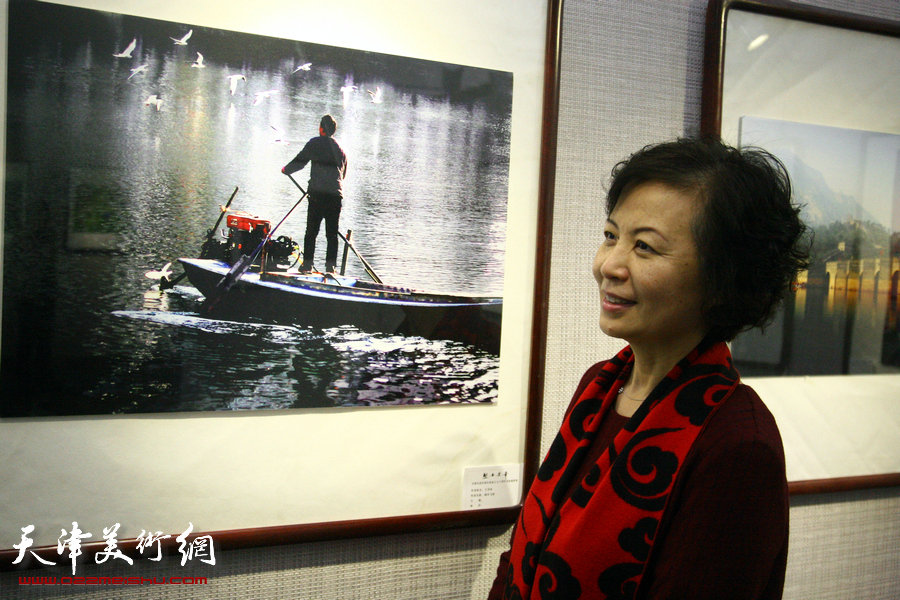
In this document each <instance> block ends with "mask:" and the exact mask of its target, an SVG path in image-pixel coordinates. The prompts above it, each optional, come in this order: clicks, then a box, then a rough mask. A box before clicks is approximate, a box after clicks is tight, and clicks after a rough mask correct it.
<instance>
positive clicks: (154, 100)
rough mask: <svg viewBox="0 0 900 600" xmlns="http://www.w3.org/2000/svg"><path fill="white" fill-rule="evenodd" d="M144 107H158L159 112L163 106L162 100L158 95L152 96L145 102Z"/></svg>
mask: <svg viewBox="0 0 900 600" xmlns="http://www.w3.org/2000/svg"><path fill="white" fill-rule="evenodd" d="M144 106H156V110H157V111H159V107H160V106H162V98H160V97H159V96H157V95H156V94H152V95H150V96H148V97H147V99H146V100H144Z"/></svg>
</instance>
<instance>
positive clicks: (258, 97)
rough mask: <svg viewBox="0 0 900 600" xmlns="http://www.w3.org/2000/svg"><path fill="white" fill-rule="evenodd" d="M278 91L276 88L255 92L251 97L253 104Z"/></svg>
mask: <svg viewBox="0 0 900 600" xmlns="http://www.w3.org/2000/svg"><path fill="white" fill-rule="evenodd" d="M277 93H278V90H266V91H265V92H256V96H255V97H254V98H253V106H256V105H257V104H259V103H261V102H262V101H263V100H265V99H266V98H269V97H270V96H274V95H275V94H277Z"/></svg>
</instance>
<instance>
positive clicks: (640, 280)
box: [593, 182, 708, 348]
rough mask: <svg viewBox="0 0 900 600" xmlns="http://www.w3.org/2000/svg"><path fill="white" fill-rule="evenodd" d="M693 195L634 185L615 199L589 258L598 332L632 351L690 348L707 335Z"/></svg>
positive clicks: (656, 185) (655, 185) (648, 184)
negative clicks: (594, 284) (642, 347)
mask: <svg viewBox="0 0 900 600" xmlns="http://www.w3.org/2000/svg"><path fill="white" fill-rule="evenodd" d="M697 204H698V202H697V200H696V198H695V197H694V196H693V195H691V194H687V193H684V192H681V191H678V190H676V189H674V188H671V187H668V186H666V185H664V184H661V183H656V182H646V183H641V184H638V185H637V186H635V187H634V188H633V189H631V190H630V191H628V192H627V193H626V194H625V195H623V196H622V197H621V198H620V199H619V202H618V204H617V205H616V208H615V209H614V210H613V212H612V214H611V215H610V216H609V219H608V220H607V222H606V225H605V227H604V232H603V235H604V240H603V243H602V244H601V245H600V248H599V249H598V250H597V255H596V256H595V257H594V265H593V271H594V278H595V279H596V280H597V283H598V284H599V286H600V300H601V310H600V329H602V330H603V332H604V333H606V334H607V335H610V336H613V337H617V338H622V339H624V340H626V341H627V342H628V343H630V344H631V345H632V346H638V345H645V346H646V345H647V344H666V345H667V346H661V347H663V348H666V347H673V348H680V347H683V346H685V345H687V346H689V348H693V347H694V346H695V345H696V344H697V343H699V341H700V340H701V339H702V338H703V336H704V335H705V334H706V332H707V329H708V327H707V326H706V324H705V322H704V319H703V316H702V306H703V290H702V286H701V282H700V263H699V257H698V254H697V245H696V243H695V242H694V236H693V234H692V233H691V223H692V221H693V219H694V216H695V213H696V211H697Z"/></svg>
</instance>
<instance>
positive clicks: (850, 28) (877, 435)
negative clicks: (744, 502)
mask: <svg viewBox="0 0 900 600" xmlns="http://www.w3.org/2000/svg"><path fill="white" fill-rule="evenodd" d="M898 61H900V23H890V22H883V21H878V20H874V19H869V18H863V17H860V16H857V15H850V14H845V13H838V12H834V11H826V10H819V9H812V8H809V7H806V6H801V5H797V4H792V3H786V2H778V1H774V2H762V1H759V2H758V1H744V0H733V1H729V0H724V1H717V2H712V3H711V4H710V7H709V13H708V15H707V40H706V63H705V79H704V86H703V114H702V130H703V132H704V133H707V134H713V135H721V137H722V138H723V140H724V141H726V142H727V143H730V144H732V145H736V146H755V147H761V148H763V149H765V150H768V151H769V152H771V153H772V154H774V155H775V156H776V157H778V158H779V160H781V161H782V163H784V165H785V167H786V168H787V170H788V171H789V173H790V175H791V180H792V185H793V191H794V197H795V201H796V202H797V203H798V204H799V205H800V206H801V207H802V217H803V219H804V222H805V223H806V224H807V226H808V227H809V228H810V231H811V233H812V247H811V261H810V267H809V269H808V270H807V271H806V272H804V273H801V275H800V276H799V278H798V281H797V282H796V283H795V289H794V290H793V293H792V294H791V296H790V297H789V298H788V300H787V302H786V303H785V306H784V307H783V308H782V310H781V311H780V312H779V314H778V315H777V317H776V319H775V321H774V322H773V323H772V324H771V325H770V326H769V327H768V328H767V329H766V330H765V331H764V332H761V333H760V332H758V331H755V332H748V333H744V334H741V335H739V336H738V337H737V338H736V339H735V340H734V342H733V343H732V354H733V356H734V360H735V364H736V366H737V367H738V368H739V369H740V371H741V373H742V375H743V376H744V377H745V379H746V380H748V382H749V383H750V384H751V385H752V386H753V387H754V388H756V389H757V391H758V392H759V393H760V395H761V396H762V397H763V399H764V400H766V403H767V404H768V405H769V407H770V408H771V409H772V411H773V412H774V413H775V414H776V418H777V419H778V423H779V427H780V429H781V431H782V436H783V438H784V441H785V449H786V451H787V456H788V479H789V481H791V487H792V491H794V492H795V493H796V492H802V491H819V490H823V489H836V488H838V489H841V488H847V487H858V486H874V485H896V484H898V483H900V454H898V453H897V451H896V448H897V444H896V442H897V439H898V438H900V428H898V426H897V425H896V423H898V422H900V421H898V419H897V417H898V416H900V404H898V402H897V398H900V323H898V316H900V301H898V286H900V108H898V104H897V102H896V98H897V97H898V94H900V78H898V76H897V75H898V70H897V65H898V64H900V63H898ZM848 412H851V413H852V415H848V414H847V413H848ZM892 423H893V425H892Z"/></svg>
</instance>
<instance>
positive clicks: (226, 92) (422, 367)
mask: <svg viewBox="0 0 900 600" xmlns="http://www.w3.org/2000/svg"><path fill="white" fill-rule="evenodd" d="M55 22H64V23H67V24H68V25H69V26H68V27H64V28H60V27H58V26H52V25H51V23H55ZM189 29H192V30H193V34H192V36H191V38H190V39H189V43H188V45H187V46H178V45H175V44H173V43H172V41H171V40H170V39H169V37H170V36H171V37H181V36H182V35H184V34H185V33H186V32H187V31H188V30H189ZM133 38H137V44H136V48H135V50H134V51H133V53H132V58H117V57H114V56H112V55H113V53H114V52H119V51H121V50H122V49H124V48H125V47H126V46H127V45H128V44H129V42H130V41H131V40H132V39H133ZM197 52H201V53H202V54H203V56H204V64H205V67H203V68H198V67H194V66H192V63H193V62H194V61H195V59H196V54H197ZM306 62H310V63H311V65H310V69H309V70H308V71H305V70H300V71H297V72H293V71H294V69H295V68H296V66H298V65H300V64H303V63H306ZM144 65H146V67H145V68H143V69H141V70H140V71H137V72H136V73H135V74H132V69H135V68H138V67H142V66H144ZM233 74H241V75H243V76H244V79H240V80H238V83H237V87H236V89H235V92H234V94H232V93H231V89H230V85H229V79H228V76H229V75H233ZM353 86H355V89H352V88H353ZM342 87H345V88H350V90H349V91H348V93H347V94H344V93H342V91H341V88H342ZM368 91H372V92H373V93H374V92H376V91H377V92H378V94H379V96H378V99H379V100H380V102H373V101H372V100H373V95H370V94H369V93H368ZM511 91H512V78H511V75H509V74H507V73H498V72H494V71H486V70H482V69H474V68H470V67H460V66H457V65H445V64H441V63H432V62H428V61H421V60H412V59H404V58H400V57H388V56H384V55H377V54H373V53H366V52H359V51H348V50H343V49H339V48H330V47H325V46H318V45H313V44H303V43H300V42H289V41H285V40H276V39H272V38H264V37H260V36H251V35H247V34H237V33H233V32H222V31H218V30H210V29H206V28H200V27H193V26H191V25H189V24H173V23H165V22H160V21H153V20H148V19H137V18H132V17H123V16H121V15H109V14H106V13H99V12H95V11H85V10H81V9H68V8H62V7H57V6H52V5H50V6H48V5H42V4H40V3H35V4H34V5H32V4H30V3H29V4H20V3H12V5H11V7H10V50H9V76H8V111H7V122H8V132H7V149H6V155H7V181H6V198H5V214H4V219H5V232H4V287H3V330H2V333H3V356H2V362H0V366H2V389H3V402H2V412H3V414H4V415H15V414H92V413H112V412H156V411H190V410H229V409H245V408H285V407H303V406H325V405H327V406H334V405H368V404H400V403H412V402H416V403H418V402H421V403H428V402H484V401H491V400H492V399H493V398H495V396H496V380H497V376H496V373H497V362H498V357H497V356H493V355H489V354H484V353H481V352H479V351H477V350H475V349H473V348H469V347H465V346H459V345H455V344H451V343H449V342H440V341H437V342H435V341H426V340H421V339H416V338H396V337H388V336H371V335H364V334H361V333H359V332H356V331H353V330H337V331H315V330H307V329H298V328H291V327H284V326H278V327H276V326H271V325H268V324H265V323H227V322H220V323H211V322H209V321H206V320H204V319H199V318H197V317H196V316H195V315H194V313H196V310H197V306H198V303H199V300H200V298H199V296H197V294H196V292H195V291H194V290H192V289H191V288H184V287H177V288H176V289H174V290H169V291H166V292H160V291H159V290H158V289H154V288H153V282H152V281H151V280H149V279H147V278H145V277H144V273H145V272H147V271H148V270H151V269H159V268H161V267H162V265H164V264H165V263H167V262H169V261H172V260H173V259H175V258H177V257H179V256H196V255H197V253H198V252H199V248H200V244H201V242H202V240H203V237H204V234H205V233H206V231H207V229H209V228H210V227H212V225H213V223H214V222H215V220H216V217H217V216H218V214H219V208H218V207H219V205H221V204H224V203H225V202H226V201H227V199H228V197H229V196H230V195H231V193H232V192H233V190H234V188H235V187H239V191H238V193H237V196H236V197H235V200H234V202H233V204H232V208H234V209H239V210H245V211H248V212H253V213H255V214H259V215H260V216H263V217H265V218H269V219H270V220H272V222H273V223H275V222H277V221H278V220H280V219H281V217H282V216H283V215H284V214H285V212H286V211H287V210H288V208H290V206H291V205H293V203H294V202H295V201H296V200H297V198H298V197H299V192H298V191H297V189H296V188H295V187H294V186H293V184H292V183H291V182H290V180H288V179H287V178H285V177H284V176H283V175H282V174H281V173H280V168H281V166H283V165H284V164H285V163H287V162H288V161H289V160H290V159H291V158H292V157H293V156H294V154H295V153H296V152H297V151H299V149H300V147H301V146H302V143H303V142H305V141H306V140H307V139H308V138H309V137H311V136H313V135H315V134H316V133H317V126H318V121H319V118H320V117H321V115H322V114H325V113H330V114H332V115H334V116H335V118H336V120H337V121H338V132H337V135H336V138H337V139H338V140H339V142H340V143H341V145H342V147H343V148H344V150H345V152H346V153H347V155H348V159H349V172H348V178H347V180H346V182H345V196H346V197H345V201H344V210H343V213H342V219H341V228H342V229H343V230H347V229H352V230H353V237H354V240H355V245H356V246H357V248H358V249H359V250H360V252H362V254H363V255H364V256H365V257H366V258H367V259H368V261H369V262H370V263H371V264H372V266H373V267H374V268H375V270H376V271H377V272H378V274H379V275H380V276H381V278H382V279H384V280H385V281H387V282H391V283H398V284H402V285H404V286H407V287H414V288H419V289H426V290H430V291H457V292H466V293H472V294H482V295H496V296H500V295H502V282H503V258H504V251H505V239H506V235H505V233H506V231H505V222H506V202H507V180H508V164H509V141H510V140H509V126H510V110H511ZM259 92H270V93H267V94H263V95H258V93H259ZM154 95H155V96H157V97H158V98H161V99H162V103H161V104H160V105H159V106H158V110H157V106H156V105H154V104H147V100H148V99H149V98H150V97H151V96H154ZM295 177H296V178H297V179H298V181H300V182H301V184H303V185H304V186H305V184H306V181H305V179H306V177H307V172H301V173H298V174H297V175H296V176H295ZM304 226H305V210H303V208H302V207H301V209H298V211H296V213H294V214H292V215H291V217H290V218H289V219H288V220H287V221H286V222H285V223H284V225H283V226H282V228H281V229H280V230H279V231H278V235H287V236H290V237H292V238H293V239H295V240H297V241H300V239H301V238H302V232H303V229H304ZM323 256H324V236H320V239H319V248H318V250H317V258H318V262H319V263H321V261H322V257H323ZM177 272H178V271H177V270H176V274H177ZM348 274H353V275H359V276H364V271H363V269H362V267H361V266H360V265H359V264H358V263H357V262H355V261H352V260H351V262H350V264H349V267H348Z"/></svg>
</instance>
